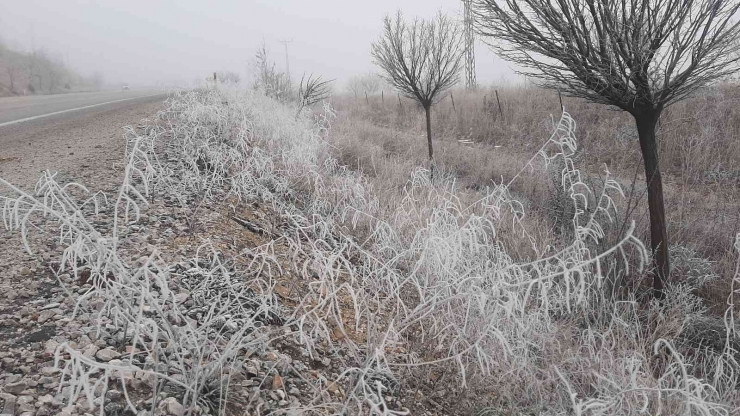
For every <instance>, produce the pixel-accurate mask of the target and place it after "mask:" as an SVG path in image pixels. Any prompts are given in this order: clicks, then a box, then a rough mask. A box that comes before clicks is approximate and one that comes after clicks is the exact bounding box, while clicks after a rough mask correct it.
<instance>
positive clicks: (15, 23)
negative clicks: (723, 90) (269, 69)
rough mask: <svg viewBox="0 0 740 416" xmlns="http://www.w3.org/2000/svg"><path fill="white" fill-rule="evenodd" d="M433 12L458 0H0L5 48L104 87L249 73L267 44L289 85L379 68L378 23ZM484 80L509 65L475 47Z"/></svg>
mask: <svg viewBox="0 0 740 416" xmlns="http://www.w3.org/2000/svg"><path fill="white" fill-rule="evenodd" d="M399 8H400V9H401V10H402V11H403V12H404V15H406V16H407V17H413V16H419V17H424V18H428V17H432V16H433V15H434V14H435V13H436V12H437V11H438V10H442V11H443V12H444V13H447V14H450V15H453V16H455V17H459V16H460V15H461V8H462V2H461V1H460V0H362V1H360V0H313V1H308V0H218V1H215V0H212V1H205V0H202V1H195V0H188V1H185V0H0V37H1V38H2V39H3V40H4V41H5V42H6V43H8V44H10V45H11V46H15V47H19V48H22V49H24V50H30V49H31V48H33V47H36V48H45V49H46V50H47V51H49V52H51V53H53V54H56V55H57V56H59V57H61V58H62V59H64V60H65V62H67V63H68V64H69V65H70V66H72V67H73V68H75V69H77V70H78V71H79V72H81V73H83V74H90V73H92V72H95V71H100V72H102V73H103V74H104V76H105V79H106V81H107V82H109V83H131V84H132V85H147V84H153V83H155V82H165V83H167V84H173V83H183V82H192V81H193V80H195V79H203V78H205V77H206V76H207V75H208V74H209V73H212V72H213V71H214V70H221V69H229V70H233V71H236V72H239V73H241V74H247V71H248V70H249V68H250V66H251V63H252V62H253V56H254V53H255V51H256V48H257V47H258V46H259V45H260V43H262V41H263V40H264V41H265V43H266V44H267V46H268V48H269V51H270V54H271V57H272V58H273V59H274V60H275V61H276V62H277V64H278V66H279V67H284V65H285V50H284V48H283V45H282V44H281V43H279V41H280V40H292V42H291V43H289V44H288V52H289V59H290V66H291V73H292V74H293V76H294V78H295V77H298V76H299V74H301V73H303V72H304V71H305V72H313V73H315V74H319V75H322V76H323V77H325V78H337V80H338V82H340V83H344V81H345V80H346V79H347V77H349V76H352V75H353V74H360V73H364V72H367V71H376V70H377V68H376V67H375V66H374V65H373V64H372V61H371V57H370V44H371V42H372V41H374V40H375V39H377V37H378V35H379V34H380V31H381V26H382V18H383V16H385V15H386V14H388V13H394V12H395V11H396V10H397V9H399ZM476 65H477V76H478V79H479V81H480V82H484V83H494V82H495V83H500V82H514V81H515V80H516V79H517V77H516V75H515V74H514V73H513V71H512V70H511V69H510V66H509V65H508V64H507V63H505V62H503V61H501V60H500V59H499V58H497V57H496V56H495V55H493V53H491V52H490V51H489V50H488V48H487V47H486V46H484V45H482V44H480V43H478V44H477V47H476Z"/></svg>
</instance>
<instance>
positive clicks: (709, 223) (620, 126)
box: [332, 85, 740, 314]
mask: <svg viewBox="0 0 740 416" xmlns="http://www.w3.org/2000/svg"><path fill="white" fill-rule="evenodd" d="M496 92H497V93H498V101H497V98H496ZM562 100H563V106H564V108H565V111H567V112H568V113H570V114H571V115H572V116H573V118H574V119H575V120H576V122H577V123H578V129H577V133H576V135H577V137H578V141H579V147H580V148H581V149H582V152H581V154H580V157H579V162H580V163H579V164H580V166H579V167H580V168H582V169H584V170H585V171H586V172H588V173H589V179H590V180H591V181H592V182H593V185H594V186H595V187H596V188H598V185H599V182H600V178H603V172H604V168H605V167H607V168H608V170H609V171H610V172H611V174H612V175H614V176H615V177H616V179H617V181H618V182H619V183H620V184H621V185H622V188H623V189H624V191H625V198H624V199H622V200H621V201H616V202H617V205H618V206H619V212H620V214H621V218H618V219H616V221H615V223H613V224H611V227H610V229H609V230H608V239H611V240H612V241H616V239H618V238H619V236H620V234H621V233H623V232H624V231H625V223H626V222H629V221H631V220H634V221H635V222H636V224H637V235H638V236H640V237H641V238H642V239H643V241H646V242H647V241H648V236H649V233H648V226H649V221H648V216H647V204H646V194H645V186H644V181H645V179H644V170H643V167H642V159H641V156H640V150H639V143H638V142H637V135H636V129H635V127H634V121H633V119H632V118H631V116H630V115H629V114H626V113H624V112H622V111H618V110H615V109H612V108H609V107H606V106H603V105H596V104H592V103H589V102H585V101H584V100H581V99H575V98H569V97H562ZM739 100H740V87H738V86H736V85H722V86H718V87H715V88H711V89H706V90H704V91H701V92H699V93H698V94H696V95H695V96H694V97H692V98H689V99H687V100H685V101H683V102H681V103H678V104H676V105H673V106H671V107H669V108H668V109H667V110H666V111H665V112H664V113H663V115H662V118H661V121H660V127H659V130H658V137H659V141H660V163H661V168H662V170H663V172H664V181H665V184H664V189H665V192H666V195H665V203H666V212H667V216H668V227H669V230H668V232H669V238H670V241H671V246H672V257H673V258H674V261H673V266H672V269H673V271H672V279H673V280H674V281H683V280H685V279H690V278H692V277H693V278H695V277H697V274H703V275H707V274H713V275H717V276H718V277H719V278H717V279H713V280H712V279H707V280H712V281H711V282H709V283H707V284H705V285H703V286H702V287H701V288H700V289H699V290H698V292H697V293H698V294H699V295H700V296H701V297H702V298H703V299H704V300H705V301H706V302H707V306H710V307H711V308H712V310H713V311H715V312H716V313H717V314H721V313H722V312H723V311H724V309H725V307H726V304H725V303H726V296H727V293H728V290H729V284H730V282H731V280H732V276H733V273H734V262H735V255H736V253H733V249H732V244H733V237H734V236H735V235H736V234H737V232H738V231H740V201H739V199H738V196H740V192H739V189H738V184H740V168H738V166H737V161H738V160H740V140H738V133H739V132H740V110H738V107H737V103H738V101H739ZM499 102H500V106H499ZM332 105H334V106H335V108H336V109H337V110H338V114H339V119H338V121H337V122H336V123H335V126H334V127H335V129H336V130H337V131H339V132H340V133H339V134H335V135H334V136H335V143H334V145H335V146H337V148H338V149H339V152H338V153H339V154H340V155H341V157H340V160H341V162H342V163H345V164H347V165H348V166H350V167H352V168H359V169H360V170H362V171H363V172H364V173H365V174H367V175H369V176H379V175H382V176H383V181H384V183H387V184H388V185H389V186H390V185H391V184H393V185H394V186H401V185H402V184H403V183H404V182H405V181H406V178H407V177H406V174H407V172H408V171H407V170H406V169H407V167H408V165H409V164H411V165H413V164H418V165H421V166H427V165H428V162H427V161H426V150H425V146H426V143H425V140H424V127H425V126H424V118H423V113H422V110H421V109H420V108H418V106H417V105H416V104H415V103H414V102H412V101H410V100H406V99H404V98H399V97H398V96H396V95H391V94H389V93H384V94H383V96H382V97H381V96H380V95H377V96H371V97H369V98H368V99H367V100H366V99H365V98H364V97H362V98H359V99H358V98H355V97H349V96H340V97H335V98H334V99H333V102H332ZM559 115H560V99H559V97H558V94H557V92H553V91H548V90H542V89H538V88H533V87H516V86H515V87H511V86H508V87H496V88H483V89H480V90H478V91H474V92H466V91H464V90H456V91H453V92H452V93H451V94H449V95H448V96H447V97H445V98H444V99H443V100H442V101H441V102H440V103H438V104H437V105H436V106H435V107H434V108H433V116H432V123H433V131H434V137H435V155H436V157H435V159H436V163H437V164H438V165H441V166H442V167H443V168H444V169H445V170H447V171H450V172H452V173H454V175H455V176H456V177H457V178H458V180H459V181H460V183H461V185H462V186H464V187H468V188H471V189H478V188H480V187H484V186H486V185H489V184H492V182H496V183H501V182H502V181H503V182H504V183H506V182H508V180H509V179H510V178H511V177H512V176H513V175H515V174H516V173H517V172H519V171H520V170H521V169H522V168H523V167H524V166H525V164H526V163H527V161H528V160H529V159H530V158H531V157H532V155H533V154H534V153H535V152H536V151H537V149H539V147H540V146H541V145H542V144H543V143H544V141H546V140H547V137H548V136H549V135H550V134H551V131H552V126H553V123H554V122H556V121H557V119H558V118H559ZM461 140H466V141H467V142H462V143H461V142H460V141H461ZM399 160H402V161H405V163H399ZM551 176H552V175H548V174H546V172H545V171H543V170H528V171H527V177H526V180H523V181H518V182H517V183H516V184H514V186H513V189H512V190H513V192H514V193H515V194H516V196H517V198H520V199H522V200H523V201H525V204H526V205H527V209H528V211H529V213H530V215H529V218H528V223H529V226H530V229H531V230H532V232H534V233H536V234H537V235H538V236H540V237H544V241H548V242H549V244H552V245H553V246H557V245H558V241H559V238H558V235H559V230H558V224H559V221H562V218H559V217H561V216H562V214H563V213H562V212H558V209H557V206H558V204H557V198H558V196H557V193H558V190H557V185H556V184H555V182H554V181H553V179H551ZM526 252H527V250H526V248H524V247H522V255H523V256H525V257H526V256H527V253H526ZM633 283H634V282H633Z"/></svg>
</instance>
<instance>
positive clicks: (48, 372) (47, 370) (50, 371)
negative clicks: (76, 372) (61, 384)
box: [41, 367, 59, 376]
mask: <svg viewBox="0 0 740 416" xmlns="http://www.w3.org/2000/svg"><path fill="white" fill-rule="evenodd" d="M58 372H59V369H58V368H56V367H43V368H42V369H41V374H43V375H45V376H53V375H54V374H56V373H58Z"/></svg>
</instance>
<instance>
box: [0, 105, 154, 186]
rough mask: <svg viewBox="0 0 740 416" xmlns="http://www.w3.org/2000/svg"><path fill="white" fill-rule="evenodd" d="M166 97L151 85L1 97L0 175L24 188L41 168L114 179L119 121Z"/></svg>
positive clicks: (147, 111) (136, 120) (145, 112)
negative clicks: (147, 88)
mask: <svg viewBox="0 0 740 416" xmlns="http://www.w3.org/2000/svg"><path fill="white" fill-rule="evenodd" d="M166 98H167V96H166V94H163V93H157V92H154V93H153V92H151V91H149V92H137V91H127V92H120V91H119V92H101V93H82V94H65V95H53V96H34V97H12V98H0V178H2V179H5V180H7V181H9V182H11V183H13V184H15V185H18V186H20V187H22V188H25V189H32V188H33V185H34V183H35V182H36V181H37V180H38V178H39V176H40V175H41V172H42V171H43V170H46V169H48V170H51V171H56V172H59V173H60V174H61V175H64V176H65V177H67V178H69V179H70V180H79V181H81V182H83V183H84V182H86V179H91V178H90V176H91V175H93V176H98V175H104V176H105V177H106V178H107V177H110V178H112V179H118V176H119V173H118V172H117V170H119V167H120V166H118V165H120V162H121V161H122V160H123V157H124V152H125V150H124V149H125V141H124V140H123V133H124V130H123V127H124V126H127V125H133V126H136V125H138V124H140V123H141V120H142V119H145V118H151V117H153V116H154V115H156V113H157V111H159V110H160V109H162V103H163V102H164V100H165V99H166ZM111 101H113V102H111ZM103 103H107V104H103ZM101 104H102V105H101ZM80 107H84V108H80ZM50 113H51V114H52V115H48V114H50ZM111 170H113V171H115V172H113V173H111V172H110V171H111ZM0 188H2V187H1V186H0ZM2 191H3V189H0V194H2Z"/></svg>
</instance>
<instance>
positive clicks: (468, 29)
mask: <svg viewBox="0 0 740 416" xmlns="http://www.w3.org/2000/svg"><path fill="white" fill-rule="evenodd" d="M462 2H463V8H464V11H463V17H464V18H463V23H464V25H465V88H468V89H474V88H475V87H476V86H477V83H476V81H475V37H474V35H473V10H472V9H471V4H470V3H471V0H462Z"/></svg>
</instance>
